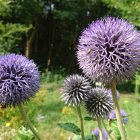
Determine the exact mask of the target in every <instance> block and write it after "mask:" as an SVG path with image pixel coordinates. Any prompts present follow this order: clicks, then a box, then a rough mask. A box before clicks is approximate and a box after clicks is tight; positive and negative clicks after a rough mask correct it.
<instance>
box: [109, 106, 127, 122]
mask: <svg viewBox="0 0 140 140" xmlns="http://www.w3.org/2000/svg"><path fill="white" fill-rule="evenodd" d="M120 113H121V116H122V117H123V119H122V122H123V124H126V123H127V121H128V115H127V113H126V112H125V111H124V110H123V109H120ZM109 119H110V120H113V119H116V113H115V110H112V111H111V113H110V114H109Z"/></svg>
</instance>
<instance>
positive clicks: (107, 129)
mask: <svg viewBox="0 0 140 140" xmlns="http://www.w3.org/2000/svg"><path fill="white" fill-rule="evenodd" d="M102 123H103V126H104V128H105V130H106V132H107V134H108V135H109V137H110V139H111V140H113V138H112V136H111V135H110V133H109V130H108V129H107V127H106V124H105V122H104V121H103V120H102Z"/></svg>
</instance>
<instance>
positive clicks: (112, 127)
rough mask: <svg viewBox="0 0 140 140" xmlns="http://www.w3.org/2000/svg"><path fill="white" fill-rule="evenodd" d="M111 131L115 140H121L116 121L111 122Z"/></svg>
mask: <svg viewBox="0 0 140 140" xmlns="http://www.w3.org/2000/svg"><path fill="white" fill-rule="evenodd" d="M111 130H112V131H113V132H114V134H115V137H116V139H117V140H121V135H120V132H119V129H118V126H117V121H112V122H111Z"/></svg>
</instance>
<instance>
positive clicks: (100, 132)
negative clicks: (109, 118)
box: [97, 118, 103, 140]
mask: <svg viewBox="0 0 140 140" xmlns="http://www.w3.org/2000/svg"><path fill="white" fill-rule="evenodd" d="M97 122H98V128H99V136H100V140H103V133H102V121H101V118H97Z"/></svg>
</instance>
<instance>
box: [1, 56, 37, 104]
mask: <svg viewBox="0 0 140 140" xmlns="http://www.w3.org/2000/svg"><path fill="white" fill-rule="evenodd" d="M39 81H40V76H39V72H38V69H37V67H36V65H35V64H34V63H33V61H31V60H28V59H27V58H25V57H24V56H22V55H16V54H8V55H4V56H1V58H0V104H4V105H6V106H15V105H17V104H20V103H23V102H25V101H27V100H29V98H30V97H32V96H34V94H35V92H36V91H37V90H38V89H39Z"/></svg>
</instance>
